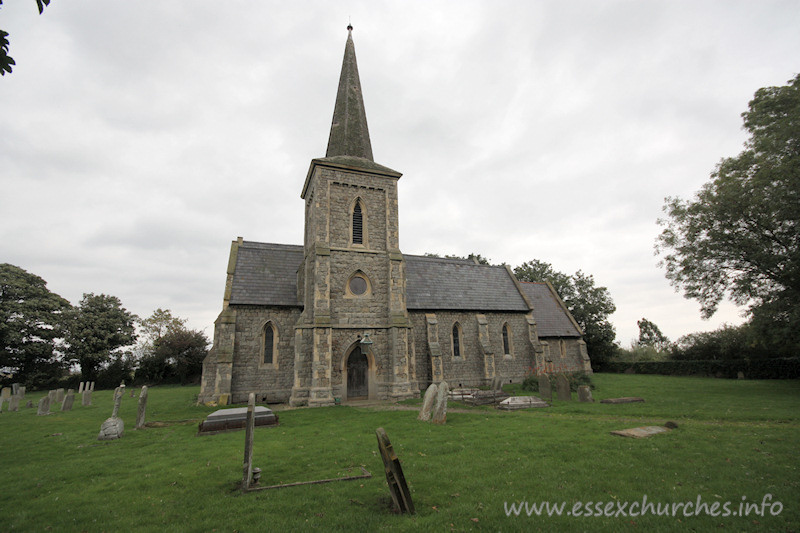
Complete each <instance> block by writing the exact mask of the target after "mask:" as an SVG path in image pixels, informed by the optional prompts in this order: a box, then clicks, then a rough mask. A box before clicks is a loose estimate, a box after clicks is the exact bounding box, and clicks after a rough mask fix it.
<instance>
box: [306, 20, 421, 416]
mask: <svg viewBox="0 0 800 533" xmlns="http://www.w3.org/2000/svg"><path fill="white" fill-rule="evenodd" d="M347 29H348V36H347V43H346V45H345V52H344V60H343V63H342V72H341V76H340V79H339V87H338V92H337V95H336V104H335V107H334V113H333V121H332V124H331V131H330V137H329V139H328V149H327V152H326V154H325V157H324V158H319V159H314V160H312V161H311V165H310V168H309V170H308V174H307V176H306V180H305V184H304V185H303V190H302V193H301V195H300V196H301V198H303V200H305V234H304V243H303V262H302V265H301V266H300V269H299V270H298V274H297V290H298V300H299V301H300V302H302V304H303V312H302V314H301V315H300V319H299V320H298V322H297V325H296V326H295V342H294V348H295V354H294V359H295V360H294V385H293V387H292V392H291V397H290V403H291V404H292V405H309V406H319V405H332V404H333V403H334V398H336V397H341V398H343V399H347V398H350V399H354V398H370V399H391V400H396V399H402V398H407V397H411V396H415V395H417V394H418V392H419V391H418V388H417V384H416V379H414V377H413V376H412V373H413V372H414V367H415V363H414V361H413V347H412V346H411V342H412V341H411V338H412V337H411V335H410V333H409V331H410V327H411V325H410V321H409V317H408V310H407V308H406V285H405V284H406V272H405V268H406V264H405V260H404V258H403V255H402V253H401V252H400V244H399V228H398V206H397V183H398V180H399V179H400V176H401V175H402V174H401V173H399V172H397V171H395V170H392V169H390V168H387V167H385V166H383V165H380V164H378V163H375V161H374V159H373V155H372V144H371V142H370V137H369V130H368V128H367V117H366V112H365V109H364V99H363V96H362V93H361V82H360V80H359V76H358V66H357V64H356V54H355V46H354V44H353V36H352V26H348V28H347Z"/></svg>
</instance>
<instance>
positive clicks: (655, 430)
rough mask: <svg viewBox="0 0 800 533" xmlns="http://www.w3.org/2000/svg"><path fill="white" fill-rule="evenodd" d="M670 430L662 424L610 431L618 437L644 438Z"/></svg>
mask: <svg viewBox="0 0 800 533" xmlns="http://www.w3.org/2000/svg"><path fill="white" fill-rule="evenodd" d="M669 431H670V430H669V428H666V427H664V426H642V427H639V428H631V429H621V430H619V431H612V432H611V434H612V435H616V436H618V437H632V438H634V439H646V438H647V437H652V436H653V435H658V434H659V433H668V432H669Z"/></svg>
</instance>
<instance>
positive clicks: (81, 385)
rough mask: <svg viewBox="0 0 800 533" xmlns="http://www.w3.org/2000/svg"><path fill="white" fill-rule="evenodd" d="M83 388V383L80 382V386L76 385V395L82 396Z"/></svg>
mask: <svg viewBox="0 0 800 533" xmlns="http://www.w3.org/2000/svg"><path fill="white" fill-rule="evenodd" d="M83 387H84V382H83V381H81V382H80V384H79V385H78V394H83Z"/></svg>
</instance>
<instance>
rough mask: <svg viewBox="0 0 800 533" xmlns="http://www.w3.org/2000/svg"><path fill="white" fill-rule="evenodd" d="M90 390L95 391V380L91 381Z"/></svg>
mask: <svg viewBox="0 0 800 533" xmlns="http://www.w3.org/2000/svg"><path fill="white" fill-rule="evenodd" d="M89 390H90V391H92V392H94V381H92V382H91V387H89Z"/></svg>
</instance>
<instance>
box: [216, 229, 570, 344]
mask: <svg viewBox="0 0 800 533" xmlns="http://www.w3.org/2000/svg"><path fill="white" fill-rule="evenodd" d="M405 260H406V281H407V283H406V298H407V301H406V306H407V308H408V309H409V310H410V311H422V310H428V311H436V310H443V311H444V310H452V311H475V312H481V311H485V312H491V311H498V312H502V311H506V312H523V313H524V312H527V311H528V306H527V304H526V303H525V300H524V299H523V298H522V296H521V295H520V293H519V291H518V290H517V286H516V284H515V283H514V280H513V279H512V278H511V276H510V275H509V273H508V271H507V270H506V269H505V267H502V266H488V265H476V264H475V263H473V262H472V261H471V260H464V259H444V258H438V257H424V256H419V255H406V256H405ZM302 262H303V247H302V246H298V245H292V244H272V243H261V242H252V241H244V242H243V243H241V244H240V245H239V250H238V253H237V257H236V270H235V271H234V275H233V282H232V285H231V297H230V303H231V304H237V305H274V306H281V307H302V302H299V301H298V300H297V270H298V269H299V268H300V265H301V264H302ZM521 286H522V289H523V291H525V294H526V296H527V297H528V299H529V300H530V301H531V303H532V304H533V308H534V309H533V317H534V319H535V320H536V323H537V326H538V331H539V336H540V337H580V336H581V335H580V333H579V332H578V330H577V329H575V326H574V324H573V323H572V321H571V320H570V319H569V317H568V316H567V314H566V312H565V311H564V309H563V307H562V306H561V304H560V303H559V301H558V299H557V298H556V296H555V295H554V294H553V293H552V292H551V291H550V287H549V286H548V285H547V284H546V283H521Z"/></svg>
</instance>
